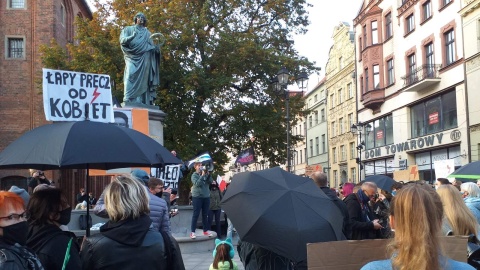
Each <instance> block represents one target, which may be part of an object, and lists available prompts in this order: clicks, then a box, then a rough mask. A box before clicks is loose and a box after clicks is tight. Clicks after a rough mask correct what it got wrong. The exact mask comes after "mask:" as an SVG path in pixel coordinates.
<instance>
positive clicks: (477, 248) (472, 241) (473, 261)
mask: <svg viewBox="0 0 480 270" xmlns="http://www.w3.org/2000/svg"><path fill="white" fill-rule="evenodd" d="M467 251H468V257H467V262H468V264H470V265H471V266H473V267H475V269H480V241H478V239H477V237H476V236H475V235H474V234H470V235H469V236H468V242H467Z"/></svg>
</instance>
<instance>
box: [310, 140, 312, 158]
mask: <svg viewBox="0 0 480 270" xmlns="http://www.w3.org/2000/svg"><path fill="white" fill-rule="evenodd" d="M310 156H311V157H313V139H310Z"/></svg>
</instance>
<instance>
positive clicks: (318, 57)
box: [292, 0, 362, 90]
mask: <svg viewBox="0 0 480 270" xmlns="http://www.w3.org/2000/svg"><path fill="white" fill-rule="evenodd" d="M307 2H309V3H311V4H312V5H313V7H310V8H309V9H308V11H309V19H310V25H309V27H308V32H307V34H305V35H303V36H296V37H295V48H296V49H297V50H298V52H299V53H300V55H302V56H306V57H307V58H308V59H309V60H310V61H315V62H316V66H317V67H321V68H322V70H321V71H320V76H317V75H316V74H311V75H310V77H309V78H310V79H309V83H308V90H312V89H313V87H315V85H316V84H317V83H318V82H319V81H320V80H321V79H322V78H323V76H324V74H325V72H324V71H325V65H326V64H327V61H328V52H329V50H330V47H331V46H332V45H333V39H332V35H333V28H334V27H335V26H336V25H337V24H338V23H339V22H348V23H349V24H350V27H351V28H352V25H353V19H354V18H355V16H356V15H357V13H358V10H359V9H360V6H361V4H362V0H333V1H325V0H307ZM352 30H353V28H352ZM292 90H293V89H292Z"/></svg>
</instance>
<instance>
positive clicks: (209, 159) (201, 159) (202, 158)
mask: <svg viewBox="0 0 480 270" xmlns="http://www.w3.org/2000/svg"><path fill="white" fill-rule="evenodd" d="M197 162H202V163H204V162H210V163H212V165H213V160H212V157H211V156H210V154H209V153H208V152H207V153H203V154H201V155H199V156H197V157H195V158H194V159H191V160H189V161H187V164H188V166H187V167H188V168H189V169H191V168H192V167H193V164H195V163H197Z"/></svg>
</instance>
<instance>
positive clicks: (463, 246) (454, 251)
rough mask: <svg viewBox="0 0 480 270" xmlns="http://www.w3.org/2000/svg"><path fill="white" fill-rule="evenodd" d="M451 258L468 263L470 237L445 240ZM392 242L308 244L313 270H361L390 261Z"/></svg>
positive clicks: (448, 237) (386, 240) (310, 266)
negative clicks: (369, 265) (379, 261)
mask: <svg viewBox="0 0 480 270" xmlns="http://www.w3.org/2000/svg"><path fill="white" fill-rule="evenodd" d="M441 238H442V239H441V242H442V244H443V247H444V250H445V252H446V253H447V254H448V257H449V258H451V259H453V260H456V261H460V262H467V237H464V236H446V237H441ZM390 242H391V239H376V240H361V241H353V240H349V241H336V242H323V243H314V244H307V260H308V269H309V270H334V269H335V270H358V269H360V268H362V266H364V265H365V264H367V263H369V262H371V261H378V260H386V259H389V258H390V257H389V254H388V251H387V246H388V244H389V243H390Z"/></svg>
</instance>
